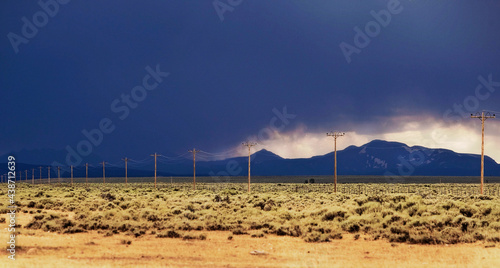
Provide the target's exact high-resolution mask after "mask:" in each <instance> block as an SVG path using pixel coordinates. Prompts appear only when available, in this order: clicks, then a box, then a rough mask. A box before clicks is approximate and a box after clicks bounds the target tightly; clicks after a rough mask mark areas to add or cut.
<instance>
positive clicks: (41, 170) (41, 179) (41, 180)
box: [38, 166, 43, 183]
mask: <svg viewBox="0 0 500 268" xmlns="http://www.w3.org/2000/svg"><path fill="white" fill-rule="evenodd" d="M38 168H39V169H40V181H42V167H41V166H40V167H38ZM42 183H43V182H42Z"/></svg>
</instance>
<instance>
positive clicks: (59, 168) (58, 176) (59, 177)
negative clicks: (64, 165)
mask: <svg viewBox="0 0 500 268" xmlns="http://www.w3.org/2000/svg"><path fill="white" fill-rule="evenodd" d="M57 181H58V182H59V186H60V185H61V167H57Z"/></svg>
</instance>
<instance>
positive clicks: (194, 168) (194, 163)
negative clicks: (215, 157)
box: [188, 148, 200, 190]
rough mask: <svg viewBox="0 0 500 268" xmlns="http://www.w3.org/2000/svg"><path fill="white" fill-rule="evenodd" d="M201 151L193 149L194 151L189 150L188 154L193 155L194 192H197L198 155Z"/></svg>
mask: <svg viewBox="0 0 500 268" xmlns="http://www.w3.org/2000/svg"><path fill="white" fill-rule="evenodd" d="M199 151H200V150H196V149H195V148H193V150H189V151H188V152H190V153H193V190H196V153H198V152H199Z"/></svg>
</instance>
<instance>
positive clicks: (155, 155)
mask: <svg viewBox="0 0 500 268" xmlns="http://www.w3.org/2000/svg"><path fill="white" fill-rule="evenodd" d="M151 156H154V157H155V189H156V157H157V156H161V155H160V154H157V153H155V154H152V155H151Z"/></svg>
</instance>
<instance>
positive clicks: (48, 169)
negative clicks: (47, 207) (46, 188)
mask: <svg viewBox="0 0 500 268" xmlns="http://www.w3.org/2000/svg"><path fill="white" fill-rule="evenodd" d="M47 173H48V174H49V175H48V178H49V184H50V166H48V167H47Z"/></svg>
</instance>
